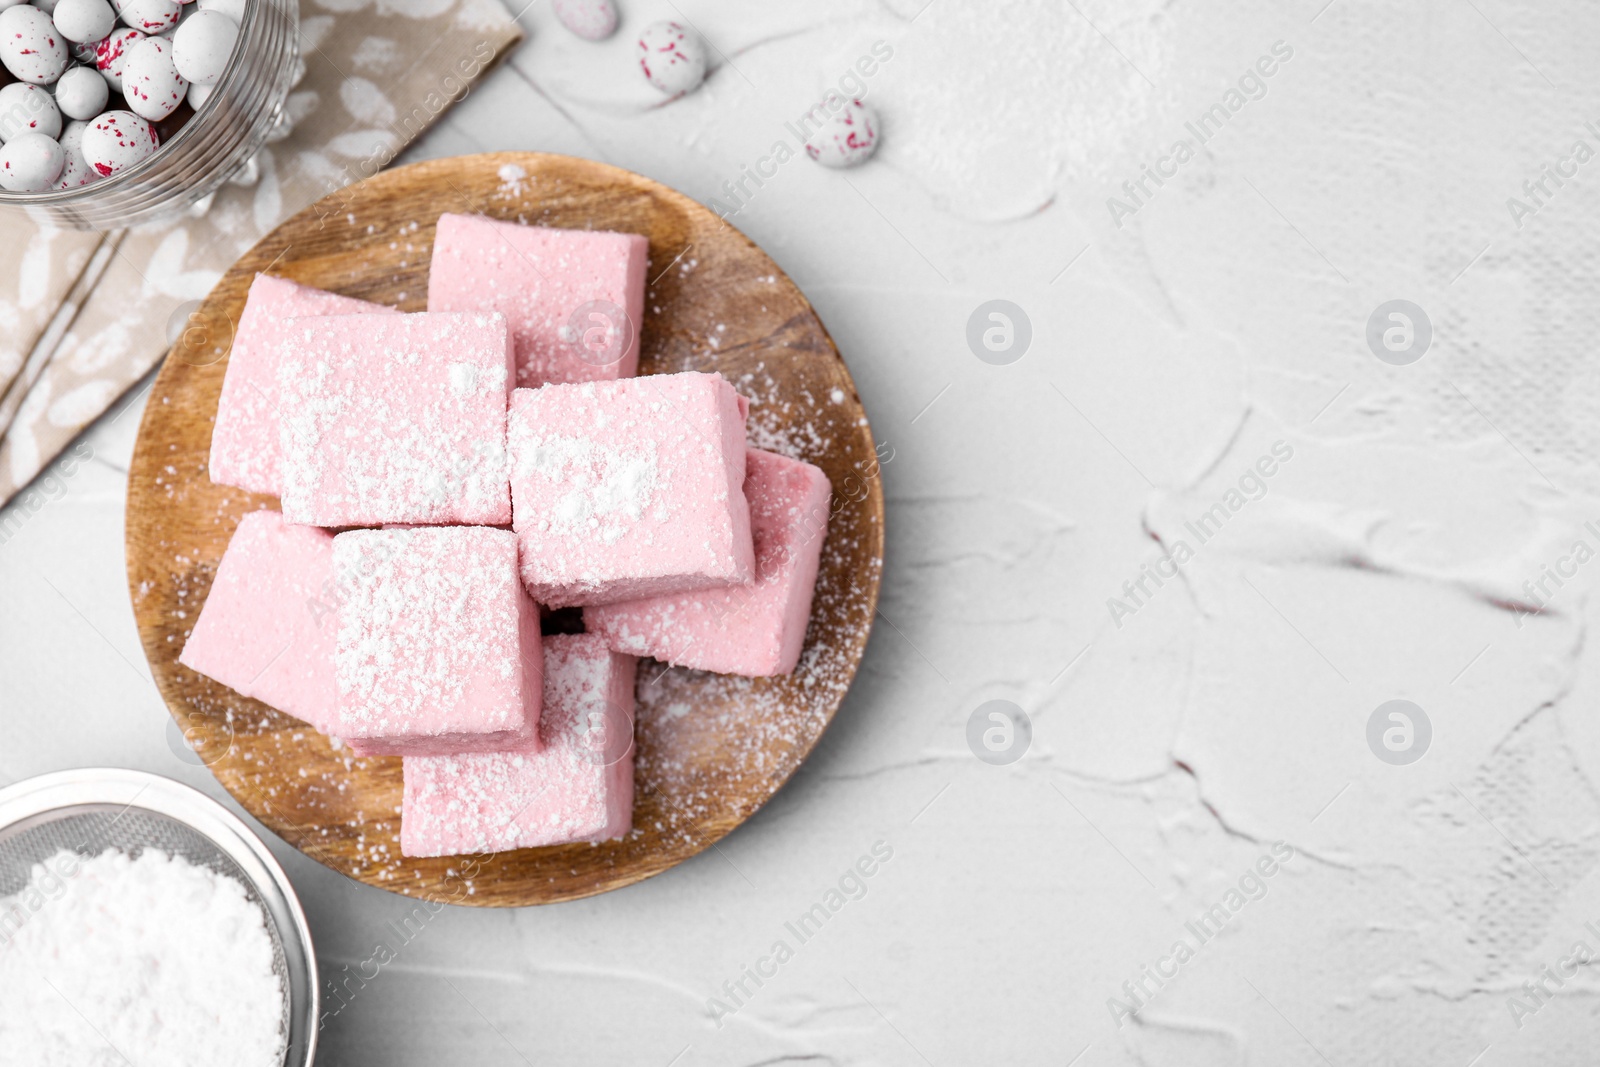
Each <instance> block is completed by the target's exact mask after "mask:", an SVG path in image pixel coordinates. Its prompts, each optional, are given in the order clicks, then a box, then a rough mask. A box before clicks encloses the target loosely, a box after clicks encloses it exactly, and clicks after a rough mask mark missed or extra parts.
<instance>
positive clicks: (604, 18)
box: [555, 0, 617, 41]
mask: <svg viewBox="0 0 1600 1067" xmlns="http://www.w3.org/2000/svg"><path fill="white" fill-rule="evenodd" d="M555 9H556V18H558V19H560V20H561V25H563V26H565V27H566V28H567V29H569V30H571V31H572V32H573V33H575V34H577V35H578V36H579V37H582V38H583V39H584V40H586V41H603V40H605V39H606V38H607V37H610V36H611V35H612V34H613V33H616V32H617V6H616V5H615V4H613V3H612V2H611V0H555Z"/></svg>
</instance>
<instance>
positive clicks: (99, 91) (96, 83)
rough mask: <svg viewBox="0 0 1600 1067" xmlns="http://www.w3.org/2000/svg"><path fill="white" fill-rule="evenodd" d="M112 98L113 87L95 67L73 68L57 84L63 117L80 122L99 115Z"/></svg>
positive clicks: (58, 101) (57, 103)
mask: <svg viewBox="0 0 1600 1067" xmlns="http://www.w3.org/2000/svg"><path fill="white" fill-rule="evenodd" d="M110 98H111V86H109V85H107V84H106V80H105V79H104V78H102V77H101V76H100V72H99V71H97V70H95V69H94V68H93V67H73V68H72V69H71V70H69V71H67V72H66V73H65V74H63V75H61V77H60V79H59V80H58V81H57V82H56V105H57V106H58V107H59V108H60V109H61V113H62V114H63V115H65V116H67V117H68V118H70V119H77V120H79V121H80V122H84V121H88V120H89V119H92V118H94V117H95V116H97V115H99V114H100V112H102V111H104V110H105V109H106V102H107V101H108V100H109V99H110Z"/></svg>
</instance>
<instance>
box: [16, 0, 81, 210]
mask: <svg viewBox="0 0 1600 1067" xmlns="http://www.w3.org/2000/svg"><path fill="white" fill-rule="evenodd" d="M12 10H16V9H15V8H13V9H12ZM65 165H66V155H65V154H64V153H63V152H62V151H61V146H60V145H59V144H57V143H56V141H55V139H54V138H52V137H46V136H45V135H44V134H42V133H25V134H23V135H22V136H21V137H13V138H12V139H11V140H9V141H7V142H6V143H5V147H4V148H0V189H7V190H9V191H11V192H13V193H40V192H44V191H45V190H46V189H49V188H50V187H51V186H52V185H54V184H55V183H56V179H57V178H59V177H60V176H61V168H62V167H63V166H65Z"/></svg>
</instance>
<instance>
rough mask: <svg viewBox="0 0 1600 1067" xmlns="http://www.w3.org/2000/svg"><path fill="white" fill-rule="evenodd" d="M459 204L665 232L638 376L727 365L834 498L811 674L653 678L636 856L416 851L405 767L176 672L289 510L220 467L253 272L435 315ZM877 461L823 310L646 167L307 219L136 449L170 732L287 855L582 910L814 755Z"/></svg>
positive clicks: (444, 169)
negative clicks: (264, 525) (271, 516)
mask: <svg viewBox="0 0 1600 1067" xmlns="http://www.w3.org/2000/svg"><path fill="white" fill-rule="evenodd" d="M519 169H520V172H521V174H522V175H523V176H522V177H520V178H519V177H518V176H517V175H518V172H519ZM444 212H463V213H478V214H484V215H488V216H491V217H494V218H499V219H506V220H511V221H519V222H524V223H529V224H537V225H546V226H561V227H570V228H593V229H609V230H624V231H630V232H634V233H641V234H644V235H646V236H647V237H648V238H649V240H650V257H651V268H650V277H651V278H652V279H653V280H652V281H651V283H650V288H649V292H648V294H647V296H646V300H645V316H644V322H643V324H642V327H641V331H642V351H641V362H640V373H641V374H658V373H668V372H673V371H681V370H704V371H720V372H721V373H722V374H724V375H726V376H727V377H728V378H729V379H730V380H731V381H732V382H733V383H734V384H735V386H736V387H738V388H739V390H740V391H741V392H743V393H744V394H745V395H746V396H748V397H749V398H750V399H751V402H752V404H751V413H750V440H751V443H752V444H755V445H757V446H759V447H765V448H773V449H775V450H778V451H783V452H786V453H788V454H790V455H795V456H799V457H800V458H803V459H806V460H809V461H810V462H812V463H815V464H817V465H818V466H820V467H822V469H823V470H825V471H826V472H827V474H828V476H829V478H830V479H831V480H832V482H833V486H834V501H833V513H832V516H831V519H830V522H829V528H828V534H827V540H826V542H825V544H824V549H823V556H822V573H821V577H820V578H819V581H818V587H817V596H816V601H815V604H814V607H813V609H812V617H811V623H810V629H809V631H808V633H807V638H806V651H805V654H804V656H803V658H802V661H801V666H800V668H799V669H798V670H797V671H796V672H795V674H794V675H792V676H789V677H784V678H773V679H759V680H758V679H745V678H732V677H727V676H721V675H711V674H705V673H701V672H695V671H687V670H683V669H672V670H666V669H665V668H664V667H663V666H662V665H661V664H658V663H655V662H654V661H652V660H643V661H641V662H640V670H639V686H638V696H639V712H638V720H637V723H636V741H637V749H636V761H635V768H636V769H635V774H636V782H637V799H636V802H635V807H634V827H635V829H634V832H633V833H632V834H630V835H629V836H628V837H626V838H624V839H622V840H620V841H614V842H609V843H606V844H603V845H599V846H592V845H588V844H582V845H570V846H560V847H553V848H540V849H523V850H520V851H516V852H502V853H495V854H492V855H483V856H473V857H453V858H446V859H424V860H413V859H405V858H403V857H401V855H400V844H399V830H400V818H399V809H400V799H401V772H400V760H398V759H394V758H376V759H356V758H355V757H353V756H351V754H350V753H349V750H348V749H343V748H335V747H334V745H333V744H332V743H331V742H330V740H329V739H328V738H325V737H323V736H321V735H319V734H317V733H315V732H314V731H313V730H311V729H310V728H309V727H307V726H305V725H304V724H302V723H300V722H298V721H296V720H294V719H291V718H289V717H288V716H285V715H282V714H280V713H278V712H276V711H274V710H272V709H271V708H268V707H267V706H266V705H263V704H260V703H258V702H256V701H253V700H248V699H245V698H244V697H241V696H239V695H238V694H237V693H235V692H233V691H232V690H230V689H228V688H226V687H224V686H221V685H218V684H217V683H215V682H212V681H211V680H209V679H207V678H204V677H201V676H199V675H196V674H195V673H194V672H192V671H189V670H188V669H186V668H184V667H181V666H180V665H179V664H178V654H179V652H180V651H181V650H182V647H183V643H184V641H185V640H186V639H187V637H188V634H189V631H190V629H191V627H192V626H193V624H194V620H195V617H196V615H197V614H198V611H199V608H200V605H201V604H202V603H203V602H204V599H205V596H206V593H207V591H208V590H209V588H210V585H211V580H212V578H213V576H214V575H215V572H216V566H217V561H218V560H219V559H220V558H221V555H222V552H223V550H224V549H225V548H226V547H227V544H228V540H229V538H230V537H231V536H232V533H233V530H234V527H235V525H236V524H237V522H238V520H239V518H240V516H241V515H243V514H245V513H246V512H249V511H252V510H256V509H259V508H263V507H271V508H276V507H277V501H276V500H274V499H272V498H270V497H260V496H252V495H251V494H248V493H244V492H241V491H239V490H235V489H230V488H227V487H224V486H218V485H213V484H212V483H211V481H210V480H209V478H208V477H207V473H206V459H207V455H208V453H209V450H210V445H211V427H212V424H213V421H214V419H215V414H216V407H217V397H218V393H219V390H220V388H221V384H222V377H223V372H224V370H225V368H226V357H227V352H228V346H229V344H230V343H231V340H232V329H233V324H234V323H236V322H237V321H238V318H239V313H240V311H241V310H242V308H243V305H244V300H245V293H246V291H247V289H248V288H249V285H250V281H251V279H252V278H253V277H254V275H255V274H256V272H258V271H270V272H271V273H274V274H278V275H281V276H284V277H287V278H292V279H294V280H296V281H299V282H303V283H305V284H308V285H313V286H317V287H319V288H323V289H328V290H332V291H335V292H340V293H345V294H347V295H350V296H357V297H361V298H364V299H366V300H372V301H376V302H378V303H383V304H388V305H391V306H394V307H398V308H401V309H403V310H407V311H420V310H423V309H424V308H425V306H426V294H427V275H428V261H429V258H430V256H431V253H432V244H433V228H434V222H435V220H436V219H437V218H438V216H439V215H440V214H441V213H444ZM890 458H892V455H891V457H890ZM885 461H886V460H885ZM879 469H880V465H879V459H878V456H877V454H876V452H875V449H874V443H873V440H872V433H871V430H870V428H869V426H868V424H867V419H866V415H865V412H864V411H863V409H862V407H861V403H860V400H859V398H858V397H857V396H856V393H855V387H854V384H853V382H852V381H851V378H850V373H849V371H848V370H847V369H846V367H845V364H844V361H843V360H842V359H841V358H840V357H839V353H838V351H837V349H836V348H835V347H834V344H833V341H832V340H831V339H830V338H829V336H828V333H827V331H826V330H825V329H824V328H823V326H822V323H821V321H820V320H819V319H818V318H817V315H816V313H815V312H814V311H813V310H812V308H811V306H810V304H809V303H808V302H807V301H806V299H805V297H804V296H803V295H801V293H800V291H799V290H798V289H797V288H796V287H795V286H794V285H793V283H791V282H790V281H789V279H788V278H787V277H785V276H784V274H783V272H782V271H780V270H779V269H778V268H777V266H776V265H775V264H774V263H773V262H772V260H771V259H769V258H768V257H767V255H766V254H765V253H763V252H762V251H761V250H760V249H759V248H757V247H756V246H755V245H754V244H752V243H751V242H750V241H749V240H748V239H747V238H745V237H744V235H742V234H741V233H739V232H738V231H737V230H735V229H733V228H732V227H730V226H728V225H727V224H726V223H724V222H723V221H721V220H720V219H718V218H717V217H716V216H715V215H714V214H712V213H711V212H710V211H708V210H707V209H705V208H704V207H702V206H701V205H700V204H697V203H695V202H694V201H692V200H690V199H688V198H687V197H684V196H682V195H680V194H678V193H675V192H673V191H672V190H670V189H667V188H665V187H664V186H661V185H659V184H657V183H655V182H652V181H650V180H649V179H646V178H643V177H640V176H639V175H636V174H632V173H629V172H627V171H623V170H618V169H616V168H614V167H609V166H605V165H603V164H599V163H594V162H590V161H587V160H580V159H572V158H568V157H564V156H552V155H540V154H529V153H497V154H493V155H480V156H468V157H463V158H458V159H447V160H437V161H433V162H428V163H419V164H416V165H414V166H409V167H403V168H400V169H398V170H393V171H388V172H386V173H383V174H380V175H378V176H377V177H374V178H371V179H369V180H367V181H364V182H361V183H359V184H357V185H354V186H351V187H349V188H348V189H345V190H343V191H341V192H339V193H336V194H333V195H332V196H330V197H328V198H326V199H324V200H322V201H320V202H319V203H317V204H315V205H313V206H312V207H310V208H308V209H307V210H305V211H303V212H301V213H300V214H298V215H296V216H295V217H294V218H292V219H290V220H289V221H288V222H286V223H284V224H283V225H282V226H280V227H279V228H278V229H277V230H275V231H273V232H272V233H271V234H270V235H268V236H267V237H266V238H264V239H263V240H262V241H261V242H260V243H259V244H258V245H256V246H255V247H254V248H253V249H251V250H250V251H249V252H248V253H247V254H246V255H245V256H244V257H243V258H242V259H240V260H239V262H238V263H237V264H235V265H234V267H233V268H232V269H231V270H230V271H228V273H227V274H226V275H225V276H224V277H223V279H222V280H221V281H220V282H219V283H218V284H217V287H216V288H215V289H214V290H212V292H211V294H210V295H209V296H208V297H207V298H206V300H205V301H204V302H203V304H202V305H201V306H200V307H199V309H198V310H197V311H195V312H194V314H193V315H191V316H190V320H189V324H188V329H187V330H186V331H185V332H184V334H183V336H182V337H180V338H179V340H178V343H177V344H176V345H175V346H174V348H173V349H172V351H171V352H170V353H168V356H167V359H166V362H165V364H164V365H163V367H162V369H161V372H160V375H159V376H158V377H157V379H156V382H155V385H154V387H153V389H152V390H151V393H150V399H149V404H148V407H147V408H146V411H145V416H144V422H143V424H142V426H141V427H140V431H139V441H138V444H137V447H136V449H135V452H134V458H133V466H132V469H131V471H130V474H129V485H128V511H127V563H128V586H129V591H130V595H131V596H132V598H133V608H134V615H135V618H136V620H137V622H138V627H139V633H140V637H141V639H142V641H143V643H144V649H145V655H146V656H147V657H148V658H149V661H150V667H151V670H152V672H153V673H154V676H155V680H156V684H157V685H158V686H159V688H160V690H161V693H162V695H163V696H164V697H165V699H166V701H167V705H168V707H169V709H170V710H171V712H172V714H173V716H174V717H175V718H176V719H177V721H178V723H179V725H180V726H182V727H183V728H184V730H185V733H186V735H187V736H189V737H191V739H192V741H193V743H194V745H195V747H196V749H197V751H198V753H199V755H200V757H201V758H202V759H203V760H204V761H205V762H206V763H207V764H208V765H209V766H210V768H211V770H212V772H213V773H214V774H215V775H216V776H217V779H218V780H219V781H220V782H221V783H222V784H223V786H225V787H226V788H227V790H228V791H229V792H230V793H231V794H233V796H234V797H235V798H236V799H237V800H238V801H239V803H240V804H242V805H243V806H244V807H245V808H246V809H247V810H248V811H250V813H251V814H253V815H254V816H255V817H256V818H258V819H260V820H261V821H262V822H263V823H265V824H266V825H267V826H268V827H270V828H271V829H272V830H273V831H274V832H276V833H278V834H279V835H281V836H282V837H283V838H284V839H285V840H286V841H288V842H289V843H290V844H291V845H294V846H295V847H296V848H299V849H300V850H302V851H303V852H305V853H306V854H308V855H310V856H312V857H313V858H315V859H317V860H318V861H320V862H321V863H323V864H325V865H327V866H329V867H331V868H333V869H334V870H337V871H341V872H343V873H344V874H347V875H349V876H350V877H352V878H357V879H359V880H361V881H363V882H366V883H368V884H370V885H375V886H378V887H380V888H383V889H388V890H392V891H395V892H400V893H406V894H411V895H416V896H422V897H427V898H431V899H436V900H445V901H450V902H454V903H462V904H475V905H485V906H520V905H527V904H544V903H550V902H554V901H561V900H571V899H576V898H579V897H585V896H590V895H593V894H595V893H601V892H605V891H607V890H611V889H616V888H619V887H621V886H625V885H629V884H631V883H633V882H637V881H639V880H640V879H643V878H648V877H650V876H651V875H654V874H659V873H660V872H662V871H664V870H666V869H668V868H669V867H672V866H674V865H676V864H678V863H682V862H683V861H684V860H686V859H688V858H690V857H691V856H694V855H695V854H697V853H699V852H701V851H703V850H704V849H706V848H707V847H709V846H711V845H713V844H714V843H716V842H717V841H718V840H720V839H721V838H722V837H724V836H725V835H726V834H728V833H729V832H730V831H731V830H733V828H734V827H736V826H738V825H739V824H740V823H741V822H743V821H744V820H746V819H748V818H749V817H750V816H751V815H752V814H753V813H754V812H755V811H756V810H757V809H759V808H760V807H761V806H762V805H763V804H765V803H766V802H767V800H769V799H770V798H771V797H772V795H773V794H774V793H775V792H776V791H777V790H778V789H779V788H780V787H781V786H782V785H783V784H784V783H785V782H786V781H788V779H789V778H790V776H791V775H793V774H794V772H795V770H796V769H797V768H798V767H799V766H800V764H801V762H802V761H804V759H805V758H806V756H807V755H808V754H809V753H810V752H811V750H812V748H813V747H814V746H815V745H816V743H817V740H818V739H819V738H820V737H821V735H822V732H823V730H824V729H825V728H826V727H827V725H828V723H829V722H830V721H831V720H832V718H833V715H834V713H835V712H836V711H837V710H838V707H839V703H840V701H841V700H842V699H843V697H844V694H845V692H846V690H847V689H848V687H849V684H850V682H851V680H852V679H853V677H854V675H855V671H856V668H857V666H858V665H859V663H860V660H861V656H862V653H863V651H864V649H865V645H866V641H867V635H868V632H869V630H870V628H871V623H872V619H873V615H874V612H875V609H876V604H877V596H878V584H879V577H880V573H881V560H882V553H883V494H882V490H881V487H880V481H879V477H878V474H879Z"/></svg>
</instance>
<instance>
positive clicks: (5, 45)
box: [0, 4, 67, 85]
mask: <svg viewBox="0 0 1600 1067" xmlns="http://www.w3.org/2000/svg"><path fill="white" fill-rule="evenodd" d="M0 64H4V65H5V68H6V69H7V70H9V71H10V72H11V73H12V74H14V75H16V76H17V78H18V79H19V80H21V81H25V82H29V83H30V84H33V85H49V84H50V83H52V82H54V81H55V80H56V79H57V78H59V77H61V73H62V72H63V71H64V70H66V69H67V42H66V41H65V40H64V39H63V38H62V36H61V31H60V30H58V29H56V24H55V23H54V22H51V21H50V16H49V15H46V14H45V13H44V12H43V11H40V10H39V9H38V8H36V7H31V6H29V5H27V4H19V5H18V6H16V7H8V8H6V9H5V10H4V11H0Z"/></svg>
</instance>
